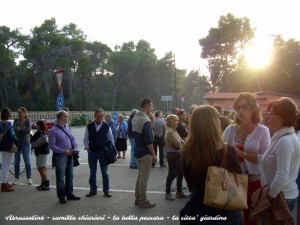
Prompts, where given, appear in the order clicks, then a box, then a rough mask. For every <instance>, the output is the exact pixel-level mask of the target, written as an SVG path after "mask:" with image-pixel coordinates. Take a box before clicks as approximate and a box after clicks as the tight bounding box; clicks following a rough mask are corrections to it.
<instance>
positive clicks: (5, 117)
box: [1, 108, 11, 120]
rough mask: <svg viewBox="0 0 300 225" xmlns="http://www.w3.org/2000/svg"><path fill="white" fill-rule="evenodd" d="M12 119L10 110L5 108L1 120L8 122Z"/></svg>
mask: <svg viewBox="0 0 300 225" xmlns="http://www.w3.org/2000/svg"><path fill="white" fill-rule="evenodd" d="M10 117H11V111H10V109H9V108H3V109H2V111H1V120H8V119H9V118H10Z"/></svg>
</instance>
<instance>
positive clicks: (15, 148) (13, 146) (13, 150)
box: [9, 143, 18, 153]
mask: <svg viewBox="0 0 300 225" xmlns="http://www.w3.org/2000/svg"><path fill="white" fill-rule="evenodd" d="M17 150H18V148H17V146H16V145H15V143H13V144H12V146H11V148H10V149H9V152H10V153H16V152H17Z"/></svg>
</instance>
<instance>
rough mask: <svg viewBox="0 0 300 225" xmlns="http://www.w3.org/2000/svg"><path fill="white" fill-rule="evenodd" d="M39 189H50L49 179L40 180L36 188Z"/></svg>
mask: <svg viewBox="0 0 300 225" xmlns="http://www.w3.org/2000/svg"><path fill="white" fill-rule="evenodd" d="M38 190H39V191H50V187H49V180H45V181H43V182H42V186H41V187H39V188H38Z"/></svg>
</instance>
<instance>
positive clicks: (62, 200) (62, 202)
mask: <svg viewBox="0 0 300 225" xmlns="http://www.w3.org/2000/svg"><path fill="white" fill-rule="evenodd" d="M59 203H60V204H66V203H67V201H66V199H60V200H59Z"/></svg>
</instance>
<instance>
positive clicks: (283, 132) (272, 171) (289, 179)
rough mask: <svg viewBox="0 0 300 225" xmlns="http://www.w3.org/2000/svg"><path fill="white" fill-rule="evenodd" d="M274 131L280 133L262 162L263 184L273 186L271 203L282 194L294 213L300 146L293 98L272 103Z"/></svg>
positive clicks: (272, 125)
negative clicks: (296, 131)
mask: <svg viewBox="0 0 300 225" xmlns="http://www.w3.org/2000/svg"><path fill="white" fill-rule="evenodd" d="M268 109H269V110H268V111H269V112H270V123H269V124H270V128H271V129H273V130H274V131H275V132H276V133H275V134H274V136H273V137H272V141H271V145H270V146H269V148H268V149H267V151H266V152H265V153H264V154H263V156H262V157H261V160H260V164H261V170H262V173H261V174H262V184H263V185H269V186H270V189H269V192H268V195H267V199H268V200H269V201H271V200H272V199H273V198H275V197H276V196H277V195H278V194H279V193H280V192H281V191H282V192H283V195H284V197H285V199H286V201H287V203H288V207H289V210H290V211H293V209H294V208H295V204H296V201H297V197H298V194H299V191H298V186H297V184H296V179H297V175H298V171H299V165H300V144H299V141H298V138H297V136H296V134H295V129H294V125H295V122H296V120H297V114H298V113H297V106H296V104H295V103H294V101H293V100H292V99H291V98H286V97H284V98H280V99H278V100H277V101H274V102H271V103H270V105H269V107H268Z"/></svg>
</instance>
